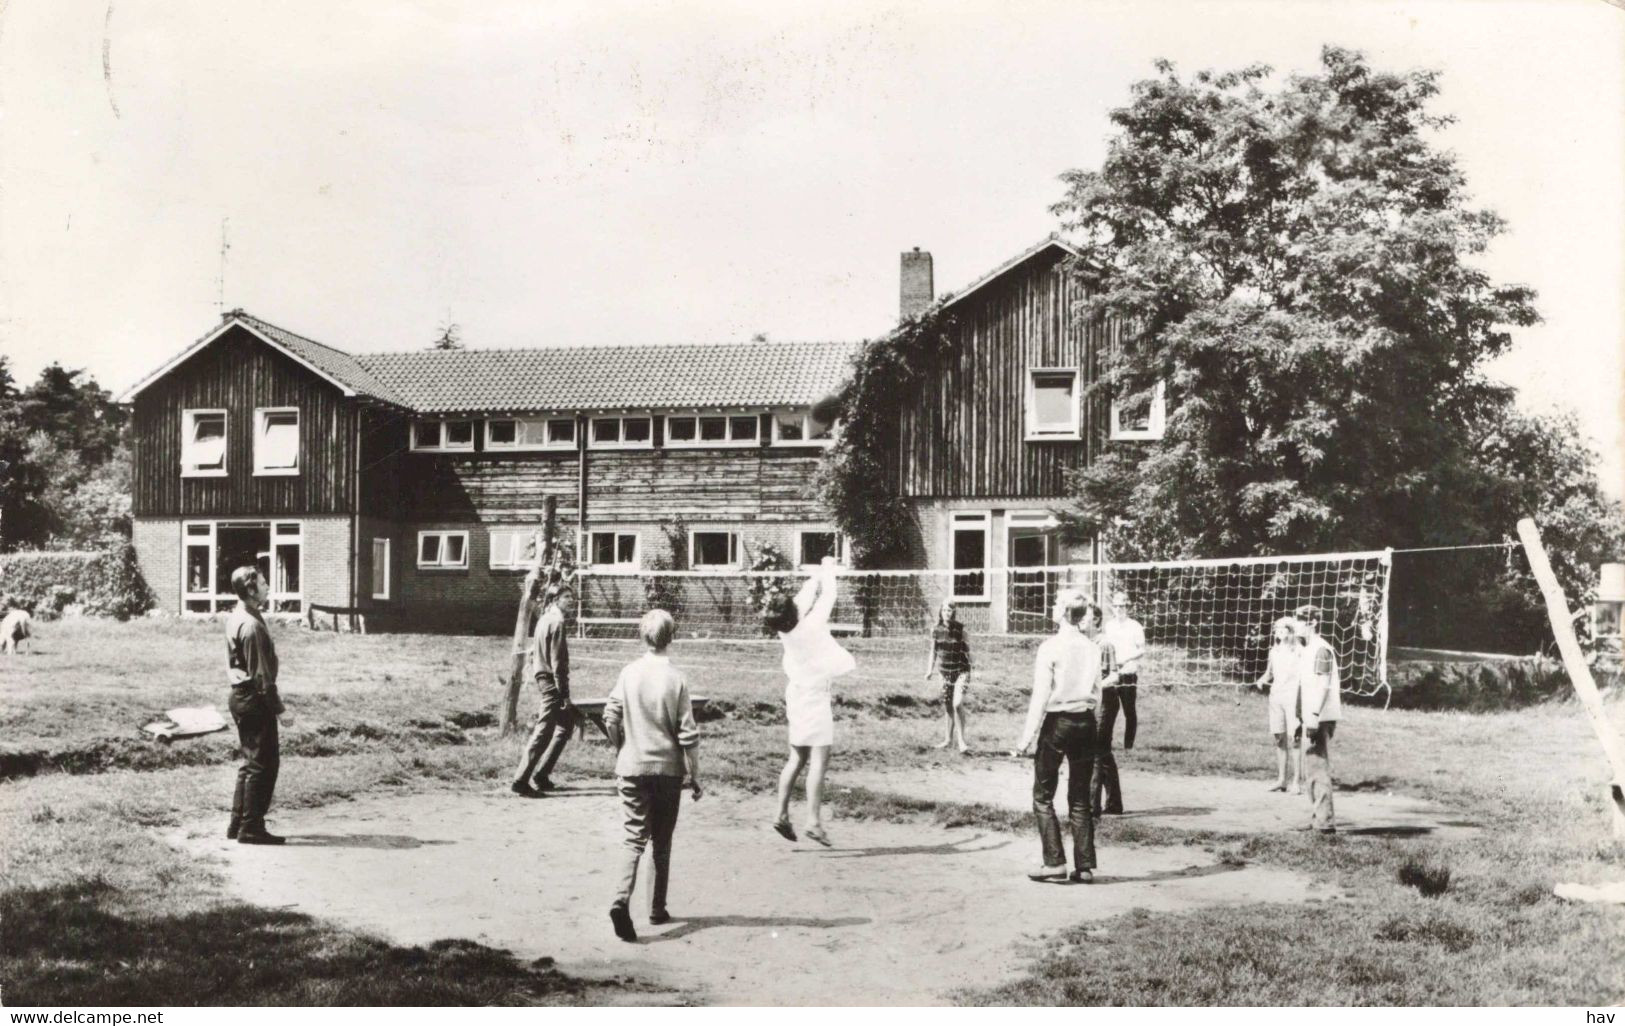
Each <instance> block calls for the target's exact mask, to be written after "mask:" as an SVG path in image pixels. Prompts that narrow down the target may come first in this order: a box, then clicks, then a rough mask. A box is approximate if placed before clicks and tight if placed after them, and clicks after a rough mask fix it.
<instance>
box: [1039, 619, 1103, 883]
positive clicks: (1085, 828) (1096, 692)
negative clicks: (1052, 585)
mask: <svg viewBox="0 0 1625 1026" xmlns="http://www.w3.org/2000/svg"><path fill="white" fill-rule="evenodd" d="M1064 603H1065V604H1064V606H1063V607H1062V608H1061V611H1060V617H1059V623H1058V624H1057V627H1056V631H1055V636H1054V637H1052V638H1049V639H1048V640H1046V641H1045V642H1044V643H1043V644H1042V645H1040V646H1038V656H1037V658H1036V659H1035V661H1034V663H1033V694H1032V700H1031V701H1030V702H1029V704H1028V706H1027V721H1026V724H1025V726H1024V728H1023V730H1022V734H1021V744H1020V746H1019V747H1018V749H1017V752H1018V753H1019V754H1021V755H1029V754H1036V758H1035V760H1034V762H1033V817H1034V819H1035V820H1036V821H1037V824H1038V838H1039V843H1040V845H1041V846H1042V849H1043V856H1044V862H1043V864H1042V865H1041V866H1039V867H1038V868H1037V869H1034V870H1033V871H1032V872H1030V873H1028V874H1027V875H1028V876H1029V877H1031V878H1032V879H1034V880H1054V879H1067V878H1068V872H1067V864H1066V849H1065V848H1064V847H1063V845H1062V841H1061V825H1060V822H1059V821H1058V820H1057V819H1056V817H1055V804H1054V801H1055V789H1056V786H1057V784H1058V783H1059V777H1060V768H1061V763H1062V761H1063V760H1064V761H1065V762H1066V766H1067V769H1066V803H1067V818H1068V823H1069V825H1070V827H1071V831H1072V872H1071V874H1070V879H1071V880H1072V881H1073V882H1076V883H1089V882H1091V881H1092V880H1093V879H1094V869H1095V826H1094V820H1093V819H1092V818H1091V817H1090V815H1089V777H1090V774H1091V773H1092V772H1093V769H1094V748H1095V735H1096V725H1095V708H1096V706H1097V704H1098V703H1099V700H1100V687H1101V684H1102V677H1101V675H1102V665H1103V661H1102V653H1101V649H1100V646H1099V645H1097V644H1096V643H1095V642H1094V641H1093V640H1092V639H1091V638H1089V637H1088V636H1087V635H1086V634H1085V633H1084V631H1083V626H1084V625H1085V623H1088V624H1090V625H1093V624H1094V623H1097V622H1098V619H1097V618H1098V617H1099V615H1100V610H1099V609H1098V608H1097V607H1096V606H1094V605H1093V604H1091V603H1090V602H1089V601H1088V600H1086V599H1085V598H1084V597H1083V596H1082V595H1079V594H1076V593H1073V594H1070V595H1066V596H1065V597H1064ZM1113 679H1115V678H1114V677H1108V678H1107V680H1108V682H1109V681H1111V680H1113ZM1035 750H1036V751H1035Z"/></svg>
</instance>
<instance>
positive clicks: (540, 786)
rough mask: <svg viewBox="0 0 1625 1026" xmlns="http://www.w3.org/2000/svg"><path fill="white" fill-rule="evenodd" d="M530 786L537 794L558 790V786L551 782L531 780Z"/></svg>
mask: <svg viewBox="0 0 1625 1026" xmlns="http://www.w3.org/2000/svg"><path fill="white" fill-rule="evenodd" d="M530 786H531V788H532V789H533V790H534V791H535V792H536V793H537V794H540V793H542V792H543V791H557V790H558V789H559V785H557V784H555V783H553V781H551V780H533V781H531V782H530Z"/></svg>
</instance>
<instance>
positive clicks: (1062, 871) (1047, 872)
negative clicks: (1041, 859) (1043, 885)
mask: <svg viewBox="0 0 1625 1026" xmlns="http://www.w3.org/2000/svg"><path fill="white" fill-rule="evenodd" d="M1066 877H1067V870H1066V863H1065V862H1063V863H1061V864H1060V865H1058V866H1039V867H1038V868H1037V869H1033V870H1029V871H1028V872H1027V879H1029V880H1065V879H1066Z"/></svg>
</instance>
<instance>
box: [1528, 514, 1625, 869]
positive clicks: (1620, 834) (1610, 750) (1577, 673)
mask: <svg viewBox="0 0 1625 1026" xmlns="http://www.w3.org/2000/svg"><path fill="white" fill-rule="evenodd" d="M1518 538H1519V539H1520V540H1521V541H1522V542H1523V550H1524V552H1525V553H1526V554H1527V555H1528V556H1529V569H1531V570H1533V571H1534V573H1535V581H1536V583H1538V584H1539V585H1540V593H1541V595H1542V596H1543V597H1544V598H1545V599H1546V615H1547V616H1548V617H1549V618H1550V619H1551V621H1552V633H1553V634H1554V635H1556V637H1557V650H1558V651H1559V652H1561V653H1562V655H1563V666H1564V668H1565V669H1567V670H1568V671H1569V680H1570V682H1572V683H1573V684H1574V691H1575V693H1576V694H1578V695H1579V696H1580V704H1581V705H1582V706H1584V707H1585V711H1586V715H1587V716H1589V717H1590V719H1591V729H1592V730H1594V731H1596V733H1597V740H1598V741H1599V742H1601V744H1602V750H1603V752H1605V753H1606V754H1607V756H1608V762H1609V764H1610V765H1612V766H1613V769H1614V782H1613V784H1612V785H1610V788H1609V798H1610V802H1609V804H1610V805H1611V806H1612V808H1613V810H1614V837H1615V838H1616V839H1618V840H1620V841H1625V746H1621V744H1620V741H1619V735H1618V734H1617V733H1615V732H1614V728H1613V725H1612V724H1610V723H1609V722H1608V712H1607V710H1606V709H1604V708H1603V704H1602V695H1601V694H1599V693H1598V692H1597V682H1596V681H1595V680H1593V679H1592V678H1591V668H1590V667H1589V666H1587V665H1586V660H1585V654H1584V653H1582V652H1581V651H1580V642H1579V639H1577V638H1575V636H1574V620H1573V618H1572V617H1571V616H1570V614H1569V605H1568V600H1567V599H1566V598H1565V597H1564V595H1563V588H1562V586H1561V585H1559V584H1558V583H1557V575H1556V574H1554V573H1552V564H1551V563H1550V562H1549V561H1548V560H1547V559H1546V547H1545V546H1544V545H1542V544H1541V542H1540V531H1539V530H1538V529H1537V528H1536V527H1535V522H1534V520H1532V519H1530V518H1528V517H1525V518H1524V519H1522V520H1520V521H1518Z"/></svg>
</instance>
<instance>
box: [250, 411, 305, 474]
mask: <svg viewBox="0 0 1625 1026" xmlns="http://www.w3.org/2000/svg"><path fill="white" fill-rule="evenodd" d="M272 413H291V414H293V466H291V467H267V466H265V465H264V462H263V457H262V456H261V454H260V442H261V441H263V440H264V438H265V421H266V419H267V417H268V415H269V414H272ZM302 419H303V418H302V417H301V416H300V414H299V407H297V406H256V407H255V408H254V476H255V477H298V476H299V471H300V465H299V462H300V461H299V457H300V455H301V453H300V448H301V447H300V438H301V436H300V427H301V426H302V425H301V423H300V422H301V420H302Z"/></svg>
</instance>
